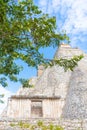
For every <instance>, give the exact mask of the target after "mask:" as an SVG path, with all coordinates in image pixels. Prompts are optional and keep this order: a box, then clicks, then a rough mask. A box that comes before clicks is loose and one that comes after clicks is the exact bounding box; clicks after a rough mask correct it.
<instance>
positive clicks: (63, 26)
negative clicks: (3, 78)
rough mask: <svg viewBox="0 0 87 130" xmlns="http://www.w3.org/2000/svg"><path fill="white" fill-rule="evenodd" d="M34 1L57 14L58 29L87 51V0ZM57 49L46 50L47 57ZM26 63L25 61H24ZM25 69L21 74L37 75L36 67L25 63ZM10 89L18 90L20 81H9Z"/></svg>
mask: <svg viewBox="0 0 87 130" xmlns="http://www.w3.org/2000/svg"><path fill="white" fill-rule="evenodd" d="M34 3H35V4H36V5H38V6H39V8H40V9H41V10H42V11H43V12H44V13H48V14H49V15H50V16H56V20H57V27H58V31H65V30H66V33H67V34H68V35H69V36H70V40H71V43H70V44H71V45H72V46H73V47H79V48H81V49H82V50H84V51H85V52H87V45H86V44H87V0H34ZM54 52H55V49H53V48H49V49H48V48H47V49H46V50H44V54H45V57H50V58H52V57H53V55H54ZM23 64H24V63H23ZM24 68H25V69H24V71H23V72H21V73H20V75H19V76H23V77H26V78H30V77H33V76H36V69H35V68H28V67H27V65H25V64H24ZM8 84H9V87H8V88H7V89H8V90H10V91H12V92H14V93H15V92H16V91H17V90H18V88H19V87H20V84H19V83H14V82H13V83H12V82H10V81H8Z"/></svg>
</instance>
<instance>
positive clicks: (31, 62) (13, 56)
mask: <svg viewBox="0 0 87 130" xmlns="http://www.w3.org/2000/svg"><path fill="white" fill-rule="evenodd" d="M55 30H56V18H55V17H49V15H48V14H43V13H42V12H41V10H39V9H38V7H37V6H35V5H34V3H33V0H22V1H20V2H17V1H15V0H12V1H11V0H0V74H1V78H0V83H1V84H2V85H3V86H7V83H6V79H7V77H8V78H9V79H10V80H12V81H16V82H17V81H18V80H20V81H23V83H26V82H25V80H21V79H18V78H17V75H18V74H19V72H20V71H21V70H22V69H23V67H22V66H18V65H17V64H16V60H18V59H21V60H22V61H24V62H25V63H27V64H28V66H33V67H37V66H38V65H39V64H47V65H50V66H51V65H53V64H54V63H56V64H59V65H61V66H64V67H65V68H69V69H71V70H72V69H73V67H74V66H75V65H77V61H79V60H80V59H81V56H80V57H75V58H74V59H72V65H71V62H70V60H67V59H66V60H65V59H56V60H55V61H49V60H46V59H44V56H43V55H42V54H41V53H40V52H39V49H40V48H41V47H47V46H58V45H59V43H60V41H62V40H69V38H68V36H66V34H60V33H56V32H55Z"/></svg>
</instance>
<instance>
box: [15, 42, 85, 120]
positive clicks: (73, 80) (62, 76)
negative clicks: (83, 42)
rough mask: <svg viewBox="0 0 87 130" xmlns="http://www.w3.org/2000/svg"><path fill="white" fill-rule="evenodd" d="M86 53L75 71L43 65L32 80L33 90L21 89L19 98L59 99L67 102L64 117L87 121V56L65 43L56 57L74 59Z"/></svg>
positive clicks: (18, 94)
mask: <svg viewBox="0 0 87 130" xmlns="http://www.w3.org/2000/svg"><path fill="white" fill-rule="evenodd" d="M80 54H83V55H84V58H83V59H82V60H81V61H80V62H79V63H78V66H77V67H75V69H74V71H72V72H71V71H67V72H65V71H64V69H63V68H62V67H60V66H58V65H55V66H53V67H48V68H47V69H44V67H43V66H40V67H39V69H38V74H39V75H38V76H37V77H36V78H32V79H31V84H34V87H33V88H21V89H20V90H19V91H18V92H17V94H16V95H15V96H16V97H23V96H29V97H38V98H42V97H43V98H45V97H46V98H49V97H54V98H56V97H57V98H59V99H61V100H62V101H63V107H62V114H61V117H63V118H67V119H84V118H87V54H85V53H84V52H83V51H81V50H80V49H78V48H72V47H71V46H70V45H68V44H61V45H60V47H59V48H58V50H57V52H56V54H55V56H54V57H56V58H61V57H62V58H72V57H73V56H74V55H80Z"/></svg>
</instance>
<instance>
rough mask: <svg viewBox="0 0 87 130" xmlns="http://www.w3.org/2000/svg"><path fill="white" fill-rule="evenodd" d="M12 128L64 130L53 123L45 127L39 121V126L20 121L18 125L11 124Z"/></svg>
mask: <svg viewBox="0 0 87 130" xmlns="http://www.w3.org/2000/svg"><path fill="white" fill-rule="evenodd" d="M10 126H11V127H19V128H23V129H27V128H29V130H34V129H35V128H38V130H64V129H63V128H62V127H61V126H59V125H54V124H52V123H50V124H48V125H45V124H44V123H43V121H38V122H37V124H29V123H23V122H22V121H20V122H19V123H17V124H14V123H11V124H10Z"/></svg>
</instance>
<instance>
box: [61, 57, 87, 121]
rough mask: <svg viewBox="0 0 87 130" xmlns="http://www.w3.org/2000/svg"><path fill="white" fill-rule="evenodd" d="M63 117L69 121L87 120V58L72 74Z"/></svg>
mask: <svg viewBox="0 0 87 130" xmlns="http://www.w3.org/2000/svg"><path fill="white" fill-rule="evenodd" d="M63 117H64V118H67V119H85V118H87V58H84V59H83V60H81V61H80V62H79V64H78V67H76V68H75V70H74V71H73V72H72V75H71V79H70V83H69V89H68V91H67V96H66V104H65V106H64V109H63Z"/></svg>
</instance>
